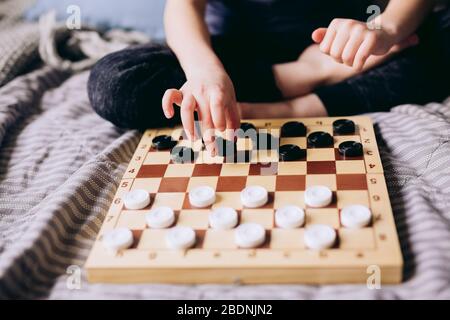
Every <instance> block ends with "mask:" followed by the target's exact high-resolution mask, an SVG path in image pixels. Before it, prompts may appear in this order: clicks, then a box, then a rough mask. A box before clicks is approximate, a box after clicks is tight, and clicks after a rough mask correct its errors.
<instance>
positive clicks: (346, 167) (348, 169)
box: [336, 160, 366, 174]
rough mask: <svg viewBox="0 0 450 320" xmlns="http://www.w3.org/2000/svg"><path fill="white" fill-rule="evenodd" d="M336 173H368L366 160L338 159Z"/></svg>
mask: <svg viewBox="0 0 450 320" xmlns="http://www.w3.org/2000/svg"><path fill="white" fill-rule="evenodd" d="M336 173H338V174H339V173H341V174H351V173H366V166H365V164H364V160H339V161H336Z"/></svg>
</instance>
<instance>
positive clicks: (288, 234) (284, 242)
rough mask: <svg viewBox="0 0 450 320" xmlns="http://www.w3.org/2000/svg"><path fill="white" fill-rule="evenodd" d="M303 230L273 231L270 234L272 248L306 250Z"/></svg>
mask: <svg viewBox="0 0 450 320" xmlns="http://www.w3.org/2000/svg"><path fill="white" fill-rule="evenodd" d="M304 232H305V230H304V229H303V228H301V229H273V230H272V231H271V233H270V248H272V249H305V244H304V241H303V235H304Z"/></svg>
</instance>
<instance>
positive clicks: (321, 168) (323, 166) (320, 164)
mask: <svg viewBox="0 0 450 320" xmlns="http://www.w3.org/2000/svg"><path fill="white" fill-rule="evenodd" d="M306 166H307V173H308V174H333V173H336V162H334V161H311V162H307V164H306Z"/></svg>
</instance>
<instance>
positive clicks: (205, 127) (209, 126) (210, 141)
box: [199, 104, 215, 155]
mask: <svg viewBox="0 0 450 320" xmlns="http://www.w3.org/2000/svg"><path fill="white" fill-rule="evenodd" d="M199 111H200V114H201V127H202V138H203V142H204V143H205V146H206V149H207V150H208V151H209V152H210V153H211V154H212V155H215V145H214V143H215V139H214V138H215V132H214V123H213V121H212V118H211V113H210V108H209V105H205V104H202V105H201V106H200V109H199Z"/></svg>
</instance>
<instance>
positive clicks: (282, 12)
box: [88, 0, 450, 150]
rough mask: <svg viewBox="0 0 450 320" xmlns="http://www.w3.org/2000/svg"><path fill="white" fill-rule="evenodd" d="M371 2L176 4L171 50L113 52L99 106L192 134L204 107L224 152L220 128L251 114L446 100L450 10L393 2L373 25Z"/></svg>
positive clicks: (171, 9) (100, 76) (102, 75)
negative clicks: (179, 125)
mask: <svg viewBox="0 0 450 320" xmlns="http://www.w3.org/2000/svg"><path fill="white" fill-rule="evenodd" d="M369 5H370V4H369V3H367V0H345V1H335V0H317V1H309V0H292V1H291V0H239V1H236V0H210V1H207V0H168V1H167V5H166V14H165V27H166V34H167V43H168V46H169V48H170V49H169V48H168V47H166V46H162V45H155V44H150V45H145V46H138V47H132V48H129V49H126V50H123V51H121V52H117V53H114V54H111V55H109V56H107V57H105V58H103V59H102V60H101V61H99V62H98V64H97V65H96V66H95V67H94V69H93V70H92V73H91V76H90V80H89V88H88V89H89V97H90V100H91V103H92V105H93V108H94V109H95V110H96V111H97V112H98V113H99V114H100V115H101V116H102V117H104V118H106V119H108V120H110V121H111V122H113V123H114V124H116V125H118V126H120V127H127V128H148V127H162V126H168V125H172V124H176V123H179V122H180V121H181V122H182V124H183V126H184V128H185V131H186V132H187V134H188V136H189V137H191V138H193V137H194V135H195V132H194V119H195V118H194V115H195V114H196V116H197V117H198V118H199V120H201V125H202V134H203V139H204V141H205V143H206V145H207V147H208V149H209V150H213V149H214V148H213V147H212V145H213V144H212V142H213V141H214V135H213V134H212V132H213V131H212V130H211V129H214V128H215V129H219V130H221V131H224V130H225V129H236V128H238V127H239V124H240V119H241V117H242V118H257V117H307V116H327V115H328V116H344V115H353V114H360V113H365V112H373V111H386V110H389V109H390V108H391V107H393V106H395V105H398V104H402V103H425V102H430V101H432V100H439V99H443V98H445V95H446V94H448V89H447V88H445V87H443V84H444V83H445V82H444V81H442V80H441V79H442V78H441V76H443V75H444V74H445V71H444V68H447V67H448V65H447V60H448V57H446V53H447V52H448V51H446V49H445V48H444V44H446V43H450V39H449V37H450V25H449V23H448V22H449V20H450V15H449V11H448V10H447V9H446V10H444V11H441V12H440V13H439V14H431V12H432V10H433V7H434V2H433V0H408V1H404V0H391V1H389V4H387V6H385V7H383V8H384V9H385V10H384V11H383V13H382V14H381V16H379V17H378V18H377V19H375V20H372V21H371V22H370V23H366V21H367V19H368V17H369V15H368V14H367V8H368V6H369ZM427 17H429V18H427ZM424 21H425V22H424ZM377 23H379V25H377ZM323 26H328V27H327V28H323ZM311 38H312V39H311ZM161 100H162V106H163V109H162V110H161ZM238 102H239V103H238ZM174 105H177V106H179V107H180V108H179V110H177V109H178V108H174Z"/></svg>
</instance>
